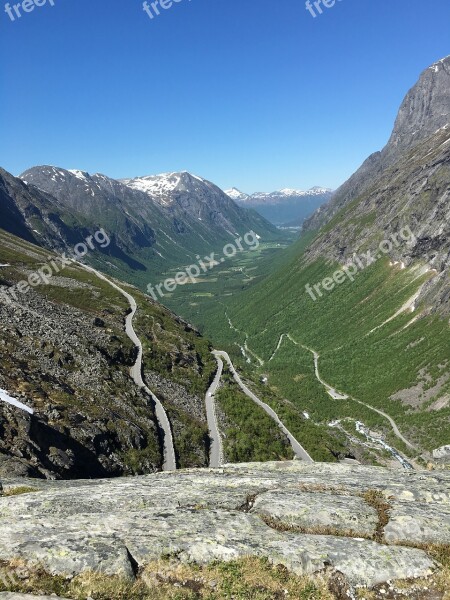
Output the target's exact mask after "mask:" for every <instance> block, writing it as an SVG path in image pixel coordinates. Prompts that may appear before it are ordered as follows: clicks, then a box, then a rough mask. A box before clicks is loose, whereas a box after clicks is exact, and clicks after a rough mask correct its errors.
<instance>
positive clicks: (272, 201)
mask: <svg viewBox="0 0 450 600" xmlns="http://www.w3.org/2000/svg"><path fill="white" fill-rule="evenodd" d="M225 193H226V194H228V196H229V197H230V198H232V199H233V200H234V201H235V202H236V203H237V204H239V206H242V207H245V208H253V209H254V210H256V211H257V212H258V213H259V214H260V215H262V216H263V217H264V218H265V219H267V220H268V221H270V222H271V223H273V224H274V225H291V224H292V223H294V224H295V225H296V226H299V225H301V224H302V223H303V221H304V220H305V219H306V218H307V217H309V216H310V215H311V214H312V213H313V212H314V211H315V210H316V209H317V208H318V207H319V206H322V205H323V204H326V203H327V202H328V201H329V200H330V198H331V196H332V193H333V192H332V190H330V189H328V188H322V187H319V186H316V187H313V188H311V189H310V190H306V191H302V190H293V189H289V188H285V189H282V190H279V191H276V192H270V193H267V192H257V193H255V194H252V195H248V194H245V193H243V192H241V191H240V190H238V189H237V188H232V189H230V190H227V191H226V192H225Z"/></svg>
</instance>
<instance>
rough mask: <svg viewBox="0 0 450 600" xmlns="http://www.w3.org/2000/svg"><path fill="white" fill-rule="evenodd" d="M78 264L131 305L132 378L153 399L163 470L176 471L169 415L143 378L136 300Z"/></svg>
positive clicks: (128, 326)
mask: <svg viewBox="0 0 450 600" xmlns="http://www.w3.org/2000/svg"><path fill="white" fill-rule="evenodd" d="M77 264H78V265H79V266H80V267H82V268H83V269H85V270H86V271H89V272H90V273H93V274H94V275H95V276H96V277H98V278H99V279H102V280H103V281H106V283H108V284H109V285H110V286H111V287H113V288H114V289H116V290H117V291H118V292H120V293H121V294H122V296H125V298H126V299H127V300H128V302H129V304H130V308H131V312H130V313H129V314H128V315H127V317H126V321H125V332H126V334H127V336H128V337H129V339H130V340H131V341H132V342H133V344H134V345H135V346H136V347H137V349H138V356H137V358H136V362H135V363H134V366H133V367H132V368H131V370H130V374H131V377H132V378H133V381H134V383H135V384H136V385H137V386H138V387H140V388H141V389H143V390H144V391H145V392H146V393H147V394H148V395H149V396H150V397H151V399H152V400H153V402H154V404H155V414H156V418H157V421H158V424H159V427H160V429H161V430H162V432H163V433H164V463H163V469H164V471H175V470H176V468H177V462H176V457H175V448H174V445H173V436H172V429H171V427H170V421H169V419H168V417H167V413H166V411H165V410H164V407H163V405H162V404H161V402H160V400H159V399H158V398H157V397H156V396H155V394H154V393H153V392H152V391H151V390H150V389H149V388H148V387H147V386H146V384H145V382H144V380H143V377H142V357H143V353H144V351H143V348H142V342H141V340H140V339H139V337H138V336H137V334H136V332H135V330H134V327H133V320H134V317H135V315H136V311H137V303H136V300H135V299H134V298H133V296H132V295H131V294H129V293H128V292H126V291H125V290H123V289H122V288H121V287H119V286H118V285H117V284H116V283H114V282H113V281H111V280H110V279H108V277H106V276H105V275H103V273H100V272H99V271H97V270H96V269H93V268H92V267H88V266H87V265H84V264H82V263H77Z"/></svg>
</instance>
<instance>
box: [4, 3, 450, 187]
mask: <svg viewBox="0 0 450 600" xmlns="http://www.w3.org/2000/svg"><path fill="white" fill-rule="evenodd" d="M3 4H4V3H3V2H2V3H1V6H0V49H1V51H2V68H1V73H0V86H1V87H0V89H1V96H0V127H1V143H0V165H1V166H3V167H4V168H6V169H7V170H9V171H11V172H13V173H14V174H16V175H17V174H19V173H21V172H22V171H23V170H25V169H26V168H28V167H30V166H34V165H37V164H53V165H58V166H62V167H66V168H79V169H83V170H86V171H89V172H102V173H105V174H107V175H110V176H112V177H132V176H138V175H145V174H153V173H159V172H165V171H177V170H189V171H191V172H194V173H196V174H198V175H201V176H203V177H206V178H208V179H210V180H212V181H214V182H215V183H217V184H218V185H220V186H222V187H231V186H232V185H234V186H237V187H239V188H241V189H243V190H244V191H247V192H253V191H257V190H261V191H271V190H274V189H279V188H282V187H298V188H307V187H311V186H313V185H324V186H328V187H333V188H334V187H337V186H338V185H339V184H340V183H342V182H343V181H344V180H345V179H346V178H347V177H348V176H349V175H351V173H352V172H353V171H354V170H355V169H356V168H357V167H358V166H359V164H360V163H361V162H362V161H363V160H364V159H365V158H366V157H367V156H368V155H369V154H370V153H371V152H373V151H375V150H378V149H380V148H381V147H382V146H383V145H384V144H385V142H386V141H387V139H388V137H389V134H390V131H391V129H392V125H393V121H394V118H395V115H396V112H397V109H398V107H399V105H400V103H401V101H402V99H403V97H404V95H405V93H406V91H407V90H408V89H409V88H410V87H411V86H412V85H413V84H414V83H415V81H416V79H417V77H418V75H419V73H420V72H421V71H422V70H423V69H424V68H426V67H427V66H428V65H430V64H432V63H433V62H434V61H436V60H438V59H440V58H442V57H443V56H446V55H448V54H450V43H449V42H450V36H449V33H448V28H449V23H450V2H449V1H448V0H433V1H432V2H425V1H424V0H341V1H340V2H337V3H336V5H335V6H334V7H333V8H329V9H324V12H323V14H322V15H320V16H317V17H316V18H313V17H312V16H311V15H310V13H309V12H308V11H307V10H306V8H305V1H304V0H181V1H180V2H178V3H174V5H173V7H172V8H170V9H169V10H163V11H161V13H162V14H161V15H160V16H158V17H156V18H154V19H150V18H149V17H148V16H147V15H146V13H145V12H144V11H143V7H142V1H141V0H109V1H108V0H54V4H55V6H54V7H51V6H50V5H49V3H48V0H47V5H45V6H43V7H41V8H37V7H36V8H35V10H34V11H33V12H31V13H28V14H27V13H24V15H23V16H22V17H21V18H20V19H16V20H15V21H14V22H12V21H11V20H10V19H9V17H8V16H7V14H6V13H5V12H4V9H3Z"/></svg>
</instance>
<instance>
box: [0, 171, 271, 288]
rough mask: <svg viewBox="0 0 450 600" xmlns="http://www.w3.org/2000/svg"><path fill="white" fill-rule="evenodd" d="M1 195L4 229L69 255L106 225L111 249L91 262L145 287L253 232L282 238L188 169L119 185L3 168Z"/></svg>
mask: <svg viewBox="0 0 450 600" xmlns="http://www.w3.org/2000/svg"><path fill="white" fill-rule="evenodd" d="M0 194H1V203H0V219H1V222H2V226H3V228H4V229H5V230H6V231H8V232H10V233H13V234H15V235H19V236H20V237H22V238H24V239H26V240H28V241H30V242H33V243H36V244H38V245H41V246H45V247H48V248H51V249H57V250H63V249H65V250H67V249H70V248H73V246H74V245H75V244H76V243H78V242H80V241H82V240H83V239H84V238H85V237H86V236H87V235H89V233H92V232H93V230H96V229H100V228H103V229H104V230H105V231H106V232H107V233H108V235H109V237H110V239H111V244H110V245H109V246H108V248H105V249H104V250H102V251H101V252H97V253H92V254H91V255H90V256H89V257H88V260H92V261H93V262H94V264H96V265H97V266H101V267H102V268H103V269H104V270H106V271H107V272H112V273H114V274H115V275H118V276H122V277H123V278H127V277H128V278H131V279H132V280H133V282H134V283H137V284H140V285H142V286H144V285H146V284H147V283H149V281H151V280H153V281H154V280H155V279H157V278H158V277H161V276H162V274H163V273H165V272H166V271H167V269H170V268H176V267H180V268H181V267H182V266H183V265H189V264H192V263H193V262H196V260H197V259H196V256H197V255H200V254H201V255H202V256H204V255H205V254H204V253H209V254H210V253H211V251H212V250H214V249H215V250H220V249H221V248H223V246H225V245H226V244H227V243H230V242H232V241H233V240H234V239H236V238H237V237H239V236H243V235H244V234H245V233H247V232H249V231H254V232H255V233H257V234H258V235H259V236H261V238H263V239H265V240H275V239H279V238H280V233H279V232H278V231H277V229H276V228H275V227H274V226H273V225H271V224H270V223H268V222H267V221H266V220H265V219H264V218H262V217H261V216H260V215H259V214H258V213H256V212H255V211H252V210H247V209H244V208H241V207H239V206H237V205H236V204H235V203H234V202H233V201H232V200H231V199H230V198H229V197H228V196H227V195H226V194H224V193H223V192H222V191H221V190H220V189H219V188H218V187H217V186H215V185H214V184H212V183H210V182H208V181H206V180H204V179H202V178H200V177H197V176H194V175H191V174H190V173H187V172H183V173H170V174H164V175H159V176H149V177H140V178H135V179H129V180H123V181H118V180H115V179H112V178H109V177H106V176H105V175H100V174H94V175H90V174H88V173H86V172H83V171H77V170H67V169H62V168H58V167H52V166H39V167H33V168H32V169H29V170H27V171H25V172H24V173H23V174H22V175H21V176H20V177H19V178H16V177H14V176H12V175H11V174H9V173H7V172H6V171H3V170H0Z"/></svg>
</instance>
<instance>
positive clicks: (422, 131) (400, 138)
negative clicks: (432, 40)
mask: <svg viewBox="0 0 450 600" xmlns="http://www.w3.org/2000/svg"><path fill="white" fill-rule="evenodd" d="M449 90H450V56H447V57H446V58H443V59H441V60H439V61H438V62H436V63H434V64H433V65H431V66H430V67H428V69H426V70H425V71H424V72H423V73H422V75H421V76H420V78H419V81H418V82H417V83H416V85H415V86H414V87H413V88H412V89H411V90H410V91H409V92H408V94H407V95H406V97H405V99H404V100H403V103H402V105H401V107H400V110H399V113H398V116H397V119H396V121H395V125H394V130H393V132H392V135H391V138H390V140H389V142H388V145H387V147H386V148H385V152H386V153H387V154H390V153H392V152H396V151H399V150H400V151H402V150H405V149H407V148H410V147H412V146H415V145H416V144H417V143H418V142H419V141H420V140H422V139H425V138H426V137H429V136H430V135H432V134H434V133H435V132H436V131H437V130H438V129H441V128H442V127H444V126H445V125H447V124H449V123H450V96H449Z"/></svg>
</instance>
